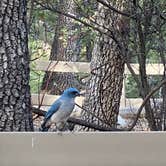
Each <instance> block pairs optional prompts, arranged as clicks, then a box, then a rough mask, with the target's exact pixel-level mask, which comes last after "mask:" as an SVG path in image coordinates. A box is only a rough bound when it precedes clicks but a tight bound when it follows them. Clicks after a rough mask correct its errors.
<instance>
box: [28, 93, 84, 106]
mask: <svg viewBox="0 0 166 166" xmlns="http://www.w3.org/2000/svg"><path fill="white" fill-rule="evenodd" d="M42 98H43V94H40V95H39V94H32V95H31V100H32V101H31V102H32V105H39V104H41V105H43V106H49V105H52V104H53V103H54V101H55V100H56V99H58V98H59V96H58V95H44V98H43V100H42ZM83 100H84V97H77V98H76V103H77V104H79V105H82V102H83Z"/></svg>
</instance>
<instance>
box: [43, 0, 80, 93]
mask: <svg viewBox="0 0 166 166" xmlns="http://www.w3.org/2000/svg"><path fill="white" fill-rule="evenodd" d="M60 3H61V5H62V6H64V7H63V8H62V9H61V10H65V11H67V12H68V13H72V14H75V5H74V1H73V0H72V1H66V0H61V2H60ZM63 29H65V30H66V32H67V34H64V32H63V31H62V30H63ZM75 29H76V24H75V23H74V20H73V19H71V18H67V17H64V16H62V15H59V17H58V21H57V25H56V31H55V36H54V41H53V44H52V51H51V55H50V60H57V61H77V59H78V55H79V53H80V42H79V40H80V36H79V34H78V33H76V30H75ZM60 38H63V39H64V38H65V39H64V40H66V41H62V40H61V39H60ZM47 81H49V85H48V87H46V85H47ZM68 87H76V88H78V89H81V85H80V83H79V82H78V80H77V78H76V75H75V74H74V73H64V74H63V73H56V72H54V73H51V72H46V74H45V77H44V79H43V84H42V88H41V89H42V90H44V89H46V90H47V92H48V93H50V94H59V93H61V92H62V91H63V90H64V89H66V88H68Z"/></svg>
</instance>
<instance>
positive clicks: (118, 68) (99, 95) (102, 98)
mask: <svg viewBox="0 0 166 166" xmlns="http://www.w3.org/2000/svg"><path fill="white" fill-rule="evenodd" d="M112 3H113V4H111V5H114V6H116V8H117V9H119V10H123V9H124V7H125V5H126V3H125V1H124V0H122V1H113V2H112ZM122 21H123V17H121V16H120V15H118V14H116V13H114V12H113V11H111V10H110V9H108V8H107V7H103V6H102V5H99V9H98V23H99V24H100V25H103V26H104V27H107V28H108V29H110V30H111V31H114V35H115V36H116V37H117V36H118V38H119V39H122V38H123V39H124V38H125V37H126V36H127V35H126V34H127V33H124V32H125V29H124V27H125V26H121V25H120V24H119V23H120V22H122ZM118 24H119V25H118ZM126 24H128V23H127V22H126ZM124 25H125V24H124ZM123 31H124V32H123ZM108 34H109V31H108ZM122 36H123V37H122ZM121 42H123V40H121ZM123 73H124V59H123V58H121V51H120V49H119V47H118V46H117V43H116V42H115V41H114V40H113V39H112V38H110V37H109V36H107V35H104V34H100V35H99V36H98V38H97V39H96V43H95V46H94V49H93V53H92V62H91V77H90V80H89V85H88V87H87V91H86V92H87V93H86V99H85V102H84V107H85V109H86V110H88V111H90V112H93V113H95V115H96V116H98V117H100V119H102V120H103V121H104V122H105V124H104V123H103V122H101V120H99V119H97V118H96V117H94V116H92V115H90V114H88V113H87V112H84V111H83V113H82V118H83V119H86V120H87V121H89V122H93V123H96V124H98V125H101V126H111V127H116V124H117V117H118V113H119V105H120V98H121V93H122V86H123ZM85 130H88V129H87V128H86V129H85Z"/></svg>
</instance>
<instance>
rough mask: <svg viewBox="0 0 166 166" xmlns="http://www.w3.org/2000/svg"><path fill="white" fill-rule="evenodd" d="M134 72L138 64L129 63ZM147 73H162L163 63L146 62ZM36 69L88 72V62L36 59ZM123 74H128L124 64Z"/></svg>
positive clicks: (137, 70)
mask: <svg viewBox="0 0 166 166" xmlns="http://www.w3.org/2000/svg"><path fill="white" fill-rule="evenodd" d="M131 66H132V68H133V69H134V71H135V73H136V74H137V75H139V64H136V63H133V64H131ZM146 67H147V68H146V71H147V74H148V75H162V74H163V72H164V66H163V64H146ZM36 70H41V71H54V72H74V73H90V63H88V62H67V61H41V60H38V61H36ZM125 74H130V71H129V70H128V68H127V66H125Z"/></svg>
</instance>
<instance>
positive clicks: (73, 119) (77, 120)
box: [32, 107, 124, 131]
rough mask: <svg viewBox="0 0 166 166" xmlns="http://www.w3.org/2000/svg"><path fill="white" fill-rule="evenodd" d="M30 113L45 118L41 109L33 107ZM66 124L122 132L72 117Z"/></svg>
mask: <svg viewBox="0 0 166 166" xmlns="http://www.w3.org/2000/svg"><path fill="white" fill-rule="evenodd" d="M32 112H33V113H35V114H37V115H39V116H45V113H46V111H43V110H41V109H38V108H34V107H33V108H32ZM67 122H69V123H73V124H77V125H81V126H85V127H89V128H92V129H95V130H99V131H124V130H123V129H117V128H111V127H110V128H109V127H103V126H99V125H96V124H94V123H89V122H86V121H84V120H82V119H76V118H73V117H70V118H69V119H68V120H67Z"/></svg>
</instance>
